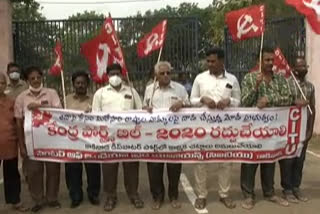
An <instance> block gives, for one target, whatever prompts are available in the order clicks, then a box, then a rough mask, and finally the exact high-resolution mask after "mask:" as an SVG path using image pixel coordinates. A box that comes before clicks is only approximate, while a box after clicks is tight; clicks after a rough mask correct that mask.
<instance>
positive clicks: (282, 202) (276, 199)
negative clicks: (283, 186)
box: [265, 195, 289, 207]
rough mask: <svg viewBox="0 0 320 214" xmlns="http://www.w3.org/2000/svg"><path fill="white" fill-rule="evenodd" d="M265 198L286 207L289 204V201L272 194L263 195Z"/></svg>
mask: <svg viewBox="0 0 320 214" xmlns="http://www.w3.org/2000/svg"><path fill="white" fill-rule="evenodd" d="M265 200H267V201H270V202H273V203H276V204H278V205H280V206H283V207H288V206H289V202H288V201H287V200H285V199H283V198H280V197H278V196H276V195H273V196H271V197H265Z"/></svg>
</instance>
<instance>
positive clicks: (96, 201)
mask: <svg viewBox="0 0 320 214" xmlns="http://www.w3.org/2000/svg"><path fill="white" fill-rule="evenodd" d="M89 201H90V203H91V204H92V205H95V206H97V205H99V204H100V200H99V198H98V197H95V196H94V197H89Z"/></svg>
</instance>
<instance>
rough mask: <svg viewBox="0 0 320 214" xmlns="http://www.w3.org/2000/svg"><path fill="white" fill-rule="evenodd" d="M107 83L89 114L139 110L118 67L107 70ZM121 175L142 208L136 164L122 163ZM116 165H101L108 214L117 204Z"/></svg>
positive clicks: (99, 92) (133, 94)
mask: <svg viewBox="0 0 320 214" xmlns="http://www.w3.org/2000/svg"><path fill="white" fill-rule="evenodd" d="M107 74H108V76H109V84H108V85H107V86H105V87H103V88H100V89H99V90H98V91H97V92H96V93H95V94H94V97H93V102H92V112H107V113H109V112H112V111H116V112H122V111H123V112H124V111H128V110H131V109H141V108H142V103H141V99H140V97H139V94H138V93H137V91H136V90H135V89H134V88H130V87H129V86H127V85H125V84H123V82H122V78H121V77H122V68H121V66H120V65H119V64H112V65H110V66H108V67H107ZM122 166H123V176H124V184H125V188H126V192H127V194H128V197H129V199H130V201H131V203H132V204H133V205H134V207H135V208H143V206H144V203H143V201H142V200H141V199H140V197H139V194H138V184H139V162H123V163H122ZM118 168H119V163H104V164H102V172H103V184H104V191H105V193H106V202H105V205H104V210H105V211H108V212H109V211H111V210H113V209H114V208H115V207H116V204H117V180H118Z"/></svg>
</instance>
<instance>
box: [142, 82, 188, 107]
mask: <svg viewBox="0 0 320 214" xmlns="http://www.w3.org/2000/svg"><path fill="white" fill-rule="evenodd" d="M153 87H154V84H151V85H149V86H148V87H147V88H146V91H145V93H144V100H143V105H144V106H148V105H149V102H150V100H151V98H152V92H153ZM177 101H182V102H183V103H184V104H188V103H189V98H188V92H187V91H186V89H185V87H184V86H183V85H181V84H179V83H177V82H174V81H170V83H169V85H168V87H166V88H160V87H159V83H158V82H157V83H156V88H155V91H154V95H153V98H152V106H153V108H155V109H159V108H166V109H168V108H170V107H171V106H172V105H173V104H174V103H175V102H177Z"/></svg>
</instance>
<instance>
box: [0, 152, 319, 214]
mask: <svg viewBox="0 0 320 214" xmlns="http://www.w3.org/2000/svg"><path fill="white" fill-rule="evenodd" d="M316 154H320V153H319V152H317V153H316ZM121 168H122V167H121ZM208 169H209V170H208V175H209V179H208V181H209V183H208V188H209V196H208V206H207V209H206V210H204V211H203V210H202V211H197V210H195V209H194V207H193V206H192V203H191V201H190V199H191V200H194V198H195V195H194V193H193V188H192V187H193V186H194V178H193V165H192V164H185V165H184V166H183V175H182V177H181V181H182V182H181V185H180V187H179V188H180V191H179V192H180V201H181V202H182V207H181V208H180V209H173V208H171V206H170V204H169V201H168V198H167V197H166V199H165V203H164V205H163V206H162V207H161V209H160V210H159V211H153V210H152V209H151V202H152V198H151V195H150V192H149V183H148V177H147V168H146V164H145V163H142V164H141V167H140V177H141V178H140V194H141V197H142V199H143V200H144V202H145V208H143V209H139V210H137V209H135V208H134V207H133V206H132V205H131V204H130V202H129V200H128V198H127V196H126V193H125V190H124V185H123V177H122V169H121V170H120V174H119V179H118V180H119V182H118V189H119V194H118V205H117V207H116V209H115V210H114V211H112V212H110V213H112V214H120V213H121V214H122V213H128V212H130V214H138V213H139V214H151V213H158V214H171V213H172V214H173V213H175V214H197V213H210V214H211V213H218V214H221V213H224V214H229V213H230V214H231V213H232V214H235V213H237V214H245V213H258V214H273V213H274V214H276V213H281V214H314V213H319V210H320V156H318V157H317V156H315V155H312V154H310V153H308V155H307V160H306V164H305V170H304V180H303V185H302V188H303V189H304V192H305V193H306V194H307V195H308V196H309V197H310V198H311V200H310V201H309V202H307V203H299V204H290V207H280V206H278V205H275V204H272V203H270V202H267V201H264V200H263V198H262V192H261V186H260V176H259V174H257V176H256V194H257V204H256V206H255V208H254V209H253V210H251V211H247V210H244V209H242V208H241V205H240V202H241V199H242V194H241V191H240V185H239V181H240V164H234V167H233V170H234V173H233V184H232V190H231V196H232V197H233V198H234V199H235V200H236V202H237V207H236V208H235V209H234V210H229V209H227V208H225V207H224V206H223V205H222V204H221V203H219V201H218V199H219V198H218V193H217V188H218V186H217V177H216V173H215V172H216V169H217V168H216V166H215V165H214V164H210V165H209V167H208ZM1 171H2V170H1ZM258 173H260V172H259V171H258ZM279 176H280V175H279V168H278V167H277V169H276V176H275V188H276V192H277V193H278V194H280V193H281V190H280V185H279V182H280V178H279ZM1 179H2V175H1V174H0V182H1ZM84 179H85V177H84ZM84 184H85V182H84ZM189 184H190V185H189ZM85 188H86V186H85V185H84V188H83V189H84V191H85ZM21 197H22V200H23V201H24V202H25V203H26V204H30V203H31V199H30V196H29V193H28V191H27V187H26V184H25V183H23V190H22V195H21ZM103 199H104V196H103V193H102V194H101V205H100V206H97V207H94V206H92V205H91V204H90V203H89V202H88V200H87V197H86V195H85V196H84V202H83V204H82V205H81V206H80V207H78V208H76V209H70V208H69V206H70V199H69V197H68V193H67V189H66V185H65V179H64V168H62V170H61V184H60V202H61V204H62V208H61V209H59V210H55V209H50V208H45V209H44V210H42V211H41V212H40V213H41V214H42V213H43V214H53V213H56V212H59V213H65V214H87V213H90V214H102V213H106V212H104V211H103V202H104V200H103ZM14 213H17V212H15V211H13V210H12V209H10V207H8V206H6V205H4V196H3V185H2V183H1V185H0V214H14Z"/></svg>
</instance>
